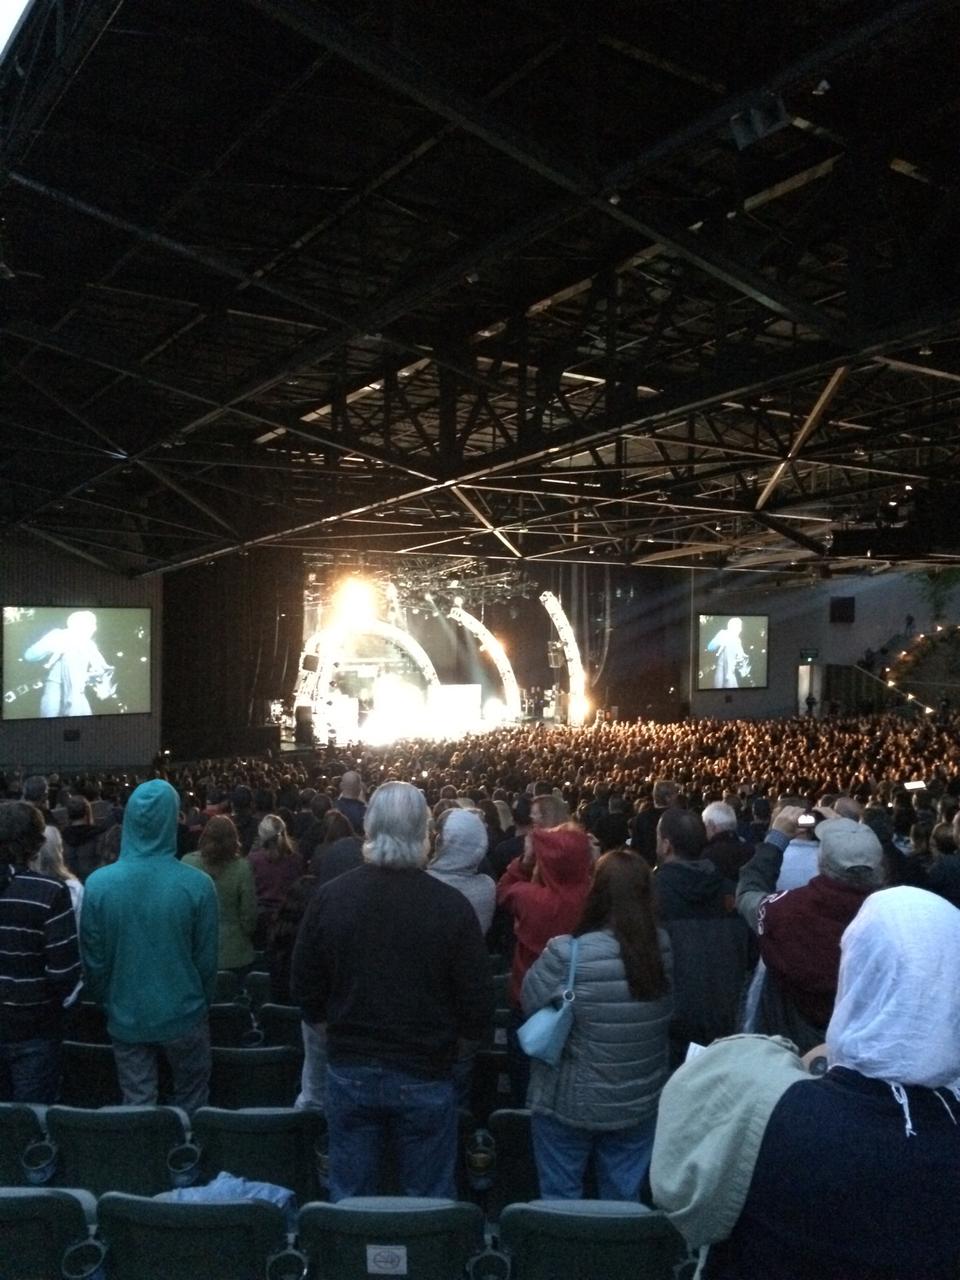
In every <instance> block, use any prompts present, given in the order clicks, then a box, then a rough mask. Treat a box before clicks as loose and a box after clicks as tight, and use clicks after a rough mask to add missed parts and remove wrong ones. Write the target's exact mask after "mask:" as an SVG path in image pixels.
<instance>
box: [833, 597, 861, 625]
mask: <svg viewBox="0 0 960 1280" xmlns="http://www.w3.org/2000/svg"><path fill="white" fill-rule="evenodd" d="M856 615H857V598H856V596H831V597H830V621H831V622H855V621H856Z"/></svg>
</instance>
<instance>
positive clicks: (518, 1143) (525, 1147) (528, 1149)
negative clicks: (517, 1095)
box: [487, 1108, 540, 1219]
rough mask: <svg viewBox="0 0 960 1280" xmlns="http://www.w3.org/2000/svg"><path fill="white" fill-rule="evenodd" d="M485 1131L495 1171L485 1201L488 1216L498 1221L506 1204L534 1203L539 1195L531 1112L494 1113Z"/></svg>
mask: <svg viewBox="0 0 960 1280" xmlns="http://www.w3.org/2000/svg"><path fill="white" fill-rule="evenodd" d="M487 1127H488V1129H489V1130H490V1132H491V1134H492V1135H493V1139H494V1142H495V1144H496V1160H497V1163H496V1170H495V1173H494V1178H493V1186H492V1188H491V1191H490V1195H489V1197H488V1199H487V1213H488V1214H489V1216H490V1217H491V1218H494V1219H495V1218H497V1217H499V1215H500V1212H501V1210H502V1209H504V1208H505V1207H506V1206H507V1205H508V1204H515V1203H517V1202H518V1201H527V1200H536V1199H537V1197H538V1196H539V1195H540V1182H539V1179H538V1178H537V1162H536V1160H535V1159H534V1155H533V1137H532V1135H531V1131H530V1112H529V1111H522V1110H514V1109H511V1108H506V1109H504V1110H502V1111H494V1112H493V1114H492V1115H491V1116H490V1119H489V1120H488V1121H487Z"/></svg>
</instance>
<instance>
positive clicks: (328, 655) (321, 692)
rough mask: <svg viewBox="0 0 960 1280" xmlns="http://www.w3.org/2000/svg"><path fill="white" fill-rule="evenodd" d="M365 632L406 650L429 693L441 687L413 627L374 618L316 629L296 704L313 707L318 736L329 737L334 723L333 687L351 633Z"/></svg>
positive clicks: (306, 652)
mask: <svg viewBox="0 0 960 1280" xmlns="http://www.w3.org/2000/svg"><path fill="white" fill-rule="evenodd" d="M361 635H362V636H378V637H379V638H380V639H381V640H386V641H387V642H388V643H390V644H393V645H395V646H396V647H397V648H398V649H400V650H402V651H403V652H404V653H405V654H406V655H407V656H408V657H409V658H410V660H411V661H412V662H413V663H414V665H415V666H416V668H417V670H418V671H419V672H420V675H421V677H422V678H423V681H424V684H425V685H426V692H427V694H428V695H429V694H430V692H431V689H433V688H439V687H440V677H439V676H438V675H437V669H436V667H435V666H434V665H433V662H432V661H431V658H430V655H429V654H428V653H427V651H426V649H424V647H423V645H422V644H420V643H419V641H418V640H416V639H415V638H414V637H413V636H412V635H411V634H410V632H409V631H404V629H403V628H402V627H398V626H395V625H394V623H392V622H385V621H384V620H383V619H382V618H371V619H367V620H365V621H363V622H362V623H360V624H358V625H351V624H350V623H349V622H343V623H335V624H334V625H333V626H331V627H327V628H325V629H324V630H323V631H315V632H314V633H313V635H312V636H310V637H309V639H308V640H307V642H306V644H305V645H304V647H303V653H302V654H301V655H300V674H299V677H298V679H297V688H296V692H295V695H294V706H295V707H307V706H308V707H311V708H312V709H313V719H314V731H315V733H316V734H317V736H318V737H325V736H326V733H327V731H328V729H329V727H330V724H329V719H330V718H329V715H328V714H327V706H328V702H329V691H330V686H331V685H332V683H333V681H334V676H335V673H336V670H337V668H338V667H339V665H340V662H341V660H342V658H343V654H344V648H345V644H346V640H347V637H348V636H349V637H351V638H353V637H355V636H361Z"/></svg>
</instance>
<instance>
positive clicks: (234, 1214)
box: [98, 1192, 286, 1280]
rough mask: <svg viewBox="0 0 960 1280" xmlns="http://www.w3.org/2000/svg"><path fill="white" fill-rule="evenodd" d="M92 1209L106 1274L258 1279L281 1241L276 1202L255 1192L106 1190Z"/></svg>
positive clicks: (138, 1278) (145, 1278) (114, 1279)
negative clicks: (214, 1195)
mask: <svg viewBox="0 0 960 1280" xmlns="http://www.w3.org/2000/svg"><path fill="white" fill-rule="evenodd" d="M98 1217H99V1220H100V1234H101V1236H102V1237H103V1240H104V1242H105V1243H106V1245H107V1249H108V1254H107V1260H108V1269H109V1275H110V1277H111V1280H185V1277H189V1276H197V1277H200V1276H202V1277H203V1280H263V1278H264V1275H265V1273H266V1264H267V1259H268V1258H269V1257H270V1255H271V1254H272V1253H274V1252H277V1251H279V1250H281V1249H283V1248H284V1246H285V1244H286V1235H285V1219H284V1214H283V1210H282V1209H279V1208H278V1207H277V1206H276V1205H274V1204H268V1203H267V1202H266V1201H263V1200H242V1201H235V1200H231V1201H224V1202H221V1203H219V1204H186V1203H184V1204H180V1203H169V1202H167V1201H161V1200H149V1199H142V1198H141V1197H139V1196H127V1195H121V1194H118V1193H115V1192H111V1193H110V1194H108V1195H105V1196H103V1197H102V1198H101V1200H100V1203H99V1206H98Z"/></svg>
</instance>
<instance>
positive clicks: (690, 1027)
mask: <svg viewBox="0 0 960 1280" xmlns="http://www.w3.org/2000/svg"><path fill="white" fill-rule="evenodd" d="M706 838H707V833H706V831H705V830H704V826H703V823H702V822H701V820H700V818H699V817H698V816H697V814H695V813H691V812H690V811H689V810H688V809H679V808H676V807H673V808H668V809H667V810H666V811H665V813H664V814H663V816H662V817H661V819H660V823H659V826H658V827H657V871H656V875H655V876H654V889H655V893H656V899H657V908H658V914H659V917H660V919H661V921H662V922H663V926H664V928H665V929H666V931H667V933H668V934H669V935H670V943H671V946H672V948H673V990H674V1018H673V1022H672V1023H671V1026H670V1041H671V1054H672V1058H673V1062H674V1064H675V1065H676V1064H677V1063H679V1062H680V1061H682V1059H683V1056H684V1054H685V1053H686V1051H687V1046H688V1044H689V1043H690V1041H691V1040H692V1041H694V1042H695V1043H697V1044H710V1042H711V1041H712V1040H715V1039H717V1038H718V1037H719V1036H729V1035H732V1034H733V1033H734V1032H735V1031H736V1030H737V1023H738V1018H739V1013H740V1004H741V997H742V994H743V990H744V986H745V982H746V977H747V974H748V972H749V970H750V969H751V968H752V967H753V965H754V964H755V962H756V956H755V951H756V948H755V945H754V944H753V943H752V941H751V937H750V931H749V930H748V929H747V926H746V924H745V923H744V921H743V920H741V919H740V918H739V917H738V915H737V913H736V911H735V909H734V893H735V885H734V884H733V883H732V881H730V880H726V879H725V878H724V877H723V876H722V875H721V874H720V872H719V871H718V870H717V869H716V867H715V866H714V865H713V863H712V862H711V861H710V860H709V858H707V857H704V856H703V855H704V853H705V852H706V850H705V849H704V845H705V844H706Z"/></svg>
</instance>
